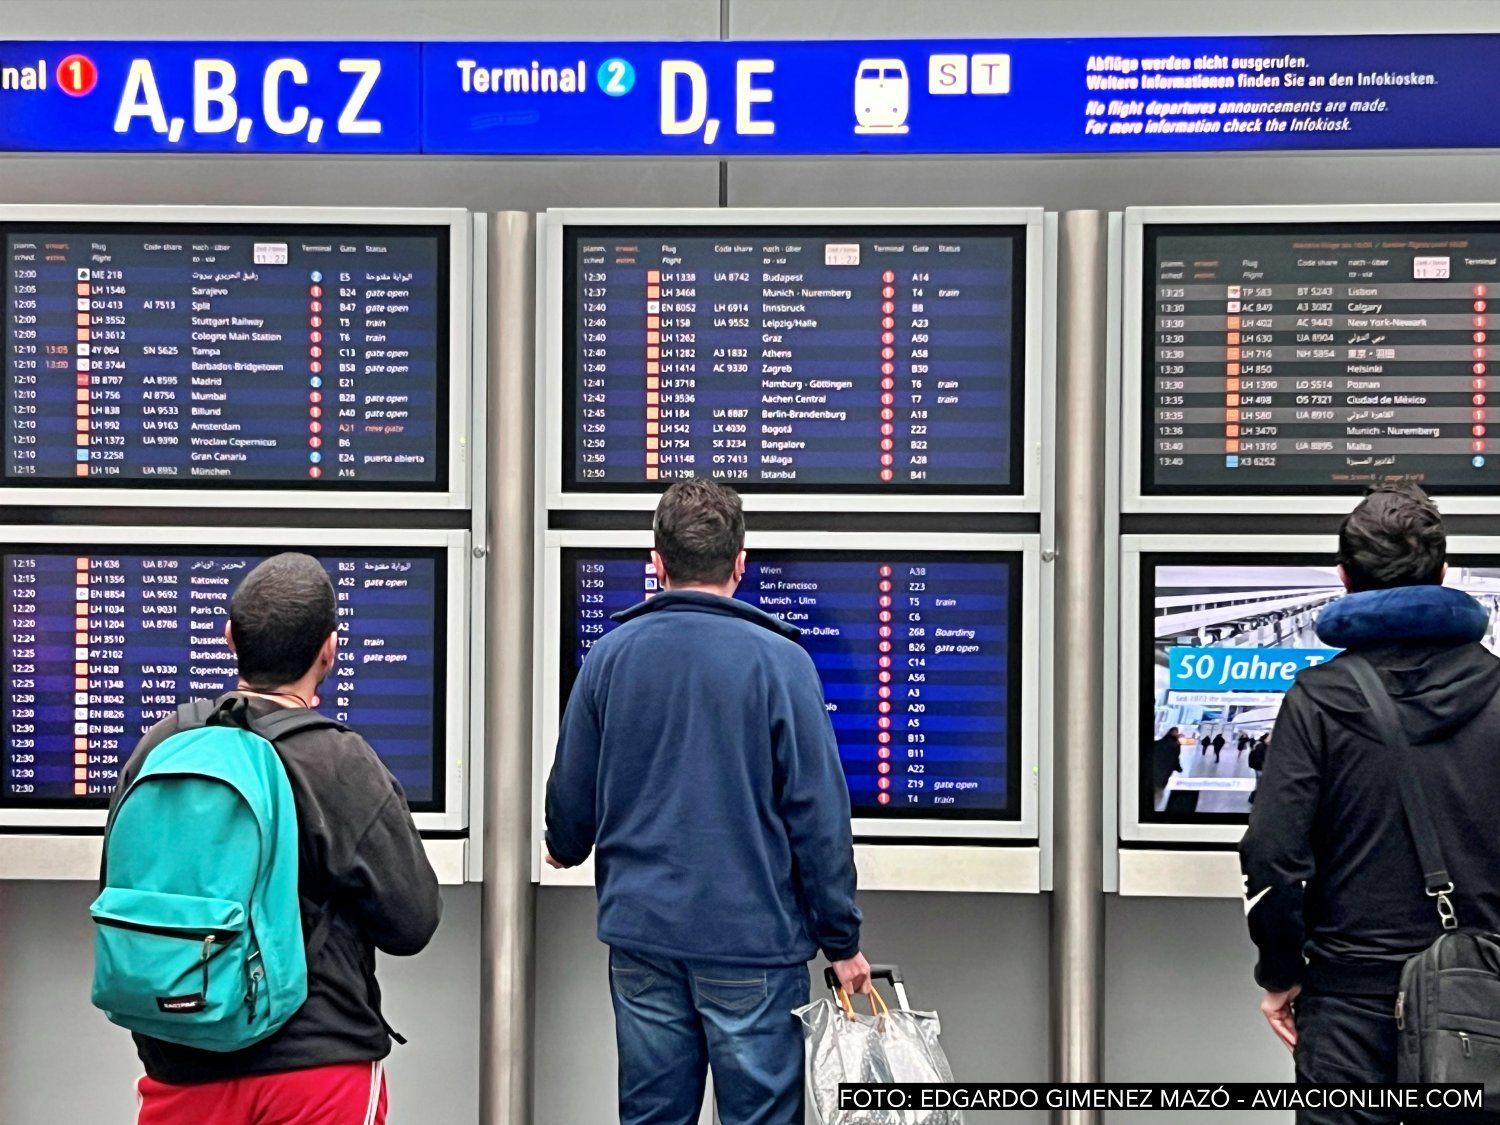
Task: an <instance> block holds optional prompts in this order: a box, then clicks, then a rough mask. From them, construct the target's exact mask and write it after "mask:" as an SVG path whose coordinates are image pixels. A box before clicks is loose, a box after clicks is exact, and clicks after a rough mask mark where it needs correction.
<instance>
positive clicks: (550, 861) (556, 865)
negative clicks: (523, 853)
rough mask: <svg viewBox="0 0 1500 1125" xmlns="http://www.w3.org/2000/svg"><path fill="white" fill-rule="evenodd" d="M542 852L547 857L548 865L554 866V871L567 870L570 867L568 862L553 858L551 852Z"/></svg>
mask: <svg viewBox="0 0 1500 1125" xmlns="http://www.w3.org/2000/svg"><path fill="white" fill-rule="evenodd" d="M542 854H543V855H544V856H545V857H546V860H547V866H548V867H550V868H552V870H553V871H566V870H567V869H568V865H567V864H566V863H559V862H558V861H557V860H555V859H553V858H552V853H551V852H543V853H542Z"/></svg>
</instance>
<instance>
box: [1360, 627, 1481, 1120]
mask: <svg viewBox="0 0 1500 1125" xmlns="http://www.w3.org/2000/svg"><path fill="white" fill-rule="evenodd" d="M1338 659H1339V660H1340V661H1342V662H1343V663H1344V664H1345V666H1346V667H1347V668H1348V669H1349V671H1350V672H1352V673H1353V674H1354V680H1355V682H1356V683H1357V684H1358V685H1359V689H1360V691H1361V693H1363V695H1364V697H1365V703H1366V704H1367V705H1368V706H1369V708H1370V712H1371V713H1372V714H1373V715H1374V716H1375V719H1376V721H1377V722H1378V724H1379V726H1380V730H1381V735H1382V737H1383V739H1384V740H1385V744H1386V745H1387V746H1388V747H1390V749H1391V752H1392V754H1393V755H1394V757H1395V758H1396V771H1397V783H1398V788H1399V789H1400V792H1401V807H1402V809H1403V810H1404V812H1405V814H1406V824H1407V827H1408V828H1409V829H1410V830H1411V836H1412V840H1413V842H1414V843H1415V844H1416V846H1417V858H1418V860H1420V862H1421V865H1422V882H1423V885H1424V887H1425V889H1426V891H1427V895H1428V897H1429V898H1431V899H1432V900H1433V904H1434V906H1435V907H1436V909H1437V916H1438V921H1439V923H1440V924H1441V925H1442V928H1443V932H1442V934H1441V935H1439V937H1438V939H1437V940H1436V941H1434V942H1433V943H1432V944H1431V945H1430V946H1428V947H1427V948H1426V949H1424V950H1423V951H1422V952H1421V953H1418V954H1417V955H1416V956H1415V957H1413V958H1411V959H1410V960H1409V961H1407V962H1406V964H1405V966H1404V967H1403V968H1402V970H1401V991H1400V993H1399V994H1398V995H1397V997H1396V1027H1397V1028H1398V1029H1399V1034H1400V1048H1399V1055H1398V1068H1397V1081H1400V1082H1422V1083H1434V1082H1477V1083H1482V1084H1483V1085H1484V1103H1485V1107H1486V1109H1494V1108H1495V1107H1500V935H1496V934H1493V933H1488V932H1485V931H1481V930H1464V929H1460V928H1459V924H1458V912H1457V910H1456V908H1455V907H1454V905H1453V894H1454V889H1453V878H1452V876H1450V875H1449V873H1448V868H1447V864H1445V863H1444V861H1443V852H1442V848H1441V846H1440V845H1439V843H1438V836H1437V828H1436V826H1435V823H1434V821H1433V819H1432V809H1431V807H1430V806H1429V805H1428V803H1427V795H1426V793H1425V792H1424V791H1423V789H1422V778H1421V775H1420V773H1419V772H1418V770H1417V764H1416V760H1415V756H1414V754H1413V752H1412V748H1411V743H1410V741H1409V740H1408V739H1407V736H1406V729H1405V727H1404V726H1403V725H1402V722H1401V716H1400V715H1399V714H1398V713H1397V711H1396V705H1395V703H1394V702H1393V701H1392V699H1391V696H1390V693H1389V692H1388V691H1386V689H1385V685H1384V684H1383V683H1381V680H1380V676H1379V674H1378V673H1376V671H1375V668H1374V666H1373V665H1371V664H1370V662H1369V661H1368V660H1366V659H1365V658H1364V657H1362V656H1360V655H1358V654H1357V653H1351V652H1345V653H1344V654H1343V655H1342V656H1340V657H1339V658H1338Z"/></svg>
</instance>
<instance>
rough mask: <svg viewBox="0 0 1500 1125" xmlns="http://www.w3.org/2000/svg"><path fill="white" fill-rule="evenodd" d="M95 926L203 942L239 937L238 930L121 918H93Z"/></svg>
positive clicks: (229, 939) (230, 939)
mask: <svg viewBox="0 0 1500 1125" xmlns="http://www.w3.org/2000/svg"><path fill="white" fill-rule="evenodd" d="M94 924H95V925H96V926H113V927H114V928H115V929H117V930H133V931H135V932H136V933H140V934H156V935H157V936H158V937H174V938H183V939H185V940H186V939H189V938H190V939H192V940H193V941H204V940H205V939H207V938H213V940H214V941H216V942H220V941H226V942H227V941H233V940H234V939H235V938H237V937H239V936H240V934H239V931H238V930H180V929H177V928H176V927H174V926H152V925H148V924H147V923H145V922H127V921H125V920H124V919H123V918H95V919H94Z"/></svg>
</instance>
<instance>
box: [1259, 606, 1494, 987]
mask: <svg viewBox="0 0 1500 1125" xmlns="http://www.w3.org/2000/svg"><path fill="white" fill-rule="evenodd" d="M1487 627H1488V614H1487V613H1486V611H1485V610H1484V609H1483V607H1481V606H1480V605H1479V603H1477V602H1476V601H1474V599H1472V598H1470V597H1469V596H1468V595H1466V594H1463V593H1462V592H1460V591H1457V590H1451V589H1445V588H1443V587H1440V586H1413V587H1403V588H1398V589H1393V590H1380V591H1370V592H1367V593H1362V594H1352V595H1349V596H1348V597H1345V598H1343V599H1341V600H1340V601H1338V602H1336V603H1334V604H1333V605H1332V606H1330V607H1329V608H1328V609H1327V610H1325V611H1324V613H1323V614H1322V616H1321V618H1320V620H1319V622H1318V636H1319V638H1320V639H1321V640H1323V641H1324V643H1326V644H1329V645H1333V646H1338V647H1343V648H1348V649H1351V650H1354V651H1358V652H1359V653H1360V654H1361V655H1363V656H1364V657H1365V658H1366V659H1367V660H1368V661H1369V662H1370V663H1371V664H1373V665H1374V666H1375V668H1376V669H1377V670H1378V672H1379V673H1380V676H1381V679H1382V680H1383V682H1384V683H1385V685H1386V687H1387V689H1388V690H1389V691H1390V692H1391V695H1392V697H1393V699H1394V701H1395V704H1396V708H1397V711H1398V713H1399V714H1400V715H1401V718H1402V722H1403V724H1404V726H1405V730H1406V734H1407V737H1408V739H1409V740H1410V743H1411V752H1412V753H1413V754H1415V755H1416V756H1417V763H1416V764H1417V769H1418V771H1419V773H1420V776H1421V777H1422V780H1423V786H1424V788H1425V790H1426V792H1427V794H1428V797H1429V801H1430V804H1431V806H1432V810H1433V816H1434V819H1435V820H1436V821H1437V832H1438V837H1439V840H1440V842H1441V845H1442V850H1443V856H1444V859H1445V860H1446V862H1447V865H1448V869H1449V871H1450V872H1451V873H1452V875H1453V880H1454V883H1455V885H1456V887H1457V894H1456V896H1455V903H1456V906H1457V909H1458V918H1459V922H1460V924H1461V925H1463V926H1464V927H1466V928H1480V927H1483V928H1489V929H1500V697H1497V690H1500V659H1497V658H1496V657H1495V656H1493V655H1491V654H1490V653H1489V652H1488V651H1486V649H1485V648H1484V647H1483V646H1482V645H1481V644H1480V643H1479V641H1480V639H1481V638H1482V637H1483V636H1484V634H1485V631H1486V629H1487ZM1391 755H1392V751H1391V750H1390V749H1389V748H1387V746H1386V744H1385V743H1384V742H1383V741H1382V739H1381V737H1380V733H1379V731H1378V730H1377V729H1376V726H1375V720H1374V718H1373V716H1372V715H1371V714H1370V712H1369V709H1368V707H1367V706H1366V705H1365V702H1364V699H1363V696H1362V695H1361V694H1360V691H1359V688H1358V686H1357V684H1356V683H1355V680H1354V677H1353V675H1352V674H1351V673H1350V672H1349V670H1348V667H1347V665H1346V664H1344V663H1343V662H1342V661H1341V660H1340V659H1339V658H1337V657H1335V658H1334V659H1333V660H1330V661H1328V662H1327V663H1325V664H1322V665H1319V666H1316V667H1312V668H1308V669H1306V670H1305V671H1303V672H1301V673H1299V674H1298V676H1297V680H1296V683H1295V684H1294V685H1293V686H1292V689H1291V690H1290V691H1289V692H1288V693H1287V696H1286V700H1285V702H1284V703H1283V705H1282V708H1281V713H1280V715H1279V716H1278V718H1277V720H1276V728H1275V732H1274V734H1273V735H1272V738H1271V744H1270V748H1269V752H1268V753H1267V755H1266V763H1265V772H1264V773H1263V774H1262V776H1261V779H1260V785H1259V788H1258V789H1257V791H1256V796H1255V805H1254V811H1253V812H1252V813H1251V815H1250V828H1249V830H1248V831H1247V833H1246V834H1245V838H1244V842H1243V843H1242V844H1241V845H1240V861H1241V866H1242V868H1243V871H1244V876H1245V898H1246V913H1247V915H1248V919H1249V925H1250V936H1251V937H1252V939H1253V940H1254V941H1255V944H1256V946H1257V947H1258V948H1259V951H1260V960H1259V963H1258V964H1257V965H1256V970H1255V979H1256V980H1257V982H1259V983H1260V985H1261V986H1262V987H1264V988H1268V989H1274V990H1277V991H1280V990H1284V989H1287V988H1290V987H1291V986H1293V985H1296V984H1302V985H1305V986H1307V987H1309V988H1312V989H1315V990H1317V991H1322V992H1336V993H1342V994H1346V995H1366V996H1382V997H1385V996H1392V997H1393V996H1394V995H1395V994H1396V992H1397V991H1398V983H1399V978H1400V973H1401V967H1402V964H1403V963H1404V962H1405V961H1406V960H1407V959H1408V958H1410V957H1412V956H1414V955H1415V954H1417V953H1419V952H1421V951H1422V950H1423V949H1424V948H1426V947H1427V946H1428V945H1430V944H1431V943H1432V941H1433V940H1434V939H1435V938H1436V937H1437V936H1438V934H1439V933H1440V932H1441V930H1440V925H1439V922H1438V916H1437V911H1436V909H1435V908H1434V905H1433V902H1432V900H1431V899H1430V898H1428V897H1427V895H1426V893H1425V891H1424V889H1423V882H1422V873H1421V868H1420V865H1419V863H1418V861H1417V852H1416V845H1415V844H1414V843H1413V842H1412V837H1411V833H1410V830H1409V829H1408V828H1407V825H1406V821H1405V816H1404V813H1403V811H1402V805H1401V794H1400V790H1399V788H1398V777H1399V774H1398V772H1397V769H1396V763H1395V762H1394V761H1393V760H1392V757H1391Z"/></svg>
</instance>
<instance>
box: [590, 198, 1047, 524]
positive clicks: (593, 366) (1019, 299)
mask: <svg viewBox="0 0 1500 1125" xmlns="http://www.w3.org/2000/svg"><path fill="white" fill-rule="evenodd" d="M1025 277H1026V234H1025V228H1024V227H1019V226H1016V227H1009V226H1006V227H881V228H839V227H784V228H783V227H776V228H769V227H754V226H738V227H670V228H663V227H653V228H636V227H631V228H615V227H609V228H605V227H594V228H579V227H572V228H569V229H568V230H567V231H566V232H565V236H564V298H563V300H564V306H563V307H564V325H563V338H564V339H563V344H564V349H563V383H564V418H563V446H564V449H563V477H564V482H565V487H566V488H567V489H568V490H570V491H584V492H630V491H634V492H639V491H642V490H643V488H645V489H650V488H655V487H660V486H664V485H665V484H667V483H670V482H672V481H674V480H681V479H684V478H687V477H699V476H712V477H716V478H719V479H722V480H726V481H730V482H733V483H734V484H735V486H736V487H739V488H742V489H744V490H748V491H756V490H763V491H781V492H798V491H804V492H806V491H824V492H826V491H858V492H875V493H890V494H895V493H903V492H905V493H923V492H927V493H935V492H946V493H953V492H962V493H1020V492H1021V491H1022V479H1021V478H1022V471H1021V470H1022V455H1023V451H1024V422H1025V410H1024V405H1023V396H1024V394H1025V378H1024V372H1025V348H1024V345H1025V335H1026V333H1025V324H1026V316H1025V303H1026V292H1025Z"/></svg>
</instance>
